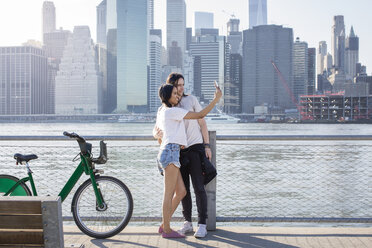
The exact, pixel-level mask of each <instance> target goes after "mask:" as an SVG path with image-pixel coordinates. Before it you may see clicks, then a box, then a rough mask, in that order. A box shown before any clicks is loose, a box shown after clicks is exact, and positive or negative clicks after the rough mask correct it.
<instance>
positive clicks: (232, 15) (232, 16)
mask: <svg viewBox="0 0 372 248" xmlns="http://www.w3.org/2000/svg"><path fill="white" fill-rule="evenodd" d="M222 12H223V13H225V14H227V15H229V16H230V17H231V18H233V19H235V15H234V13H232V14H230V13H228V12H227V11H225V10H222Z"/></svg>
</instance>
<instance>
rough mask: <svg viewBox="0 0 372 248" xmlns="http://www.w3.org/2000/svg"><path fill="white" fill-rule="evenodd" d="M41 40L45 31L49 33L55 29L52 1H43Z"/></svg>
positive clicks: (54, 10)
mask: <svg viewBox="0 0 372 248" xmlns="http://www.w3.org/2000/svg"><path fill="white" fill-rule="evenodd" d="M42 11H43V34H42V35H43V37H42V38H43V40H44V34H45V33H51V32H53V31H54V30H56V8H55V7H54V3H53V2H50V1H45V2H44V3H43V10H42Z"/></svg>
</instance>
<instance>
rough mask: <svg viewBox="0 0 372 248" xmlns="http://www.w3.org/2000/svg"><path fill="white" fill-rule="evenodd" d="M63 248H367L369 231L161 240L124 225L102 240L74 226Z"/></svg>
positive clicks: (231, 232)
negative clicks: (116, 232) (80, 247)
mask: <svg viewBox="0 0 372 248" xmlns="http://www.w3.org/2000/svg"><path fill="white" fill-rule="evenodd" d="M63 228H64V234H65V235H64V238H65V247H79V245H82V244H83V245H84V247H86V248H87V247H146V248H152V247H172V248H173V247H207V248H212V247H247V248H250V247H252V248H261V247H269V248H279V247H285V248H289V247H314V248H315V247H316V248H322V247H331V248H349V247H358V248H370V247H372V228H338V227H336V228H323V227H245V226H243V227H242V226H228V227H227V226H223V227H217V230H216V231H210V232H208V235H207V237H206V238H204V239H196V238H194V236H192V235H189V236H187V237H186V238H185V239H173V240H171V239H163V238H162V237H161V236H160V235H159V234H158V233H157V228H156V227H148V226H144V227H139V226H127V227H126V228H125V229H124V230H123V231H122V232H121V233H120V234H118V235H116V236H114V237H112V238H110V239H104V240H98V239H92V238H91V237H88V236H86V235H83V234H82V233H81V232H80V230H78V229H77V227H75V226H66V225H65V226H64V227H63Z"/></svg>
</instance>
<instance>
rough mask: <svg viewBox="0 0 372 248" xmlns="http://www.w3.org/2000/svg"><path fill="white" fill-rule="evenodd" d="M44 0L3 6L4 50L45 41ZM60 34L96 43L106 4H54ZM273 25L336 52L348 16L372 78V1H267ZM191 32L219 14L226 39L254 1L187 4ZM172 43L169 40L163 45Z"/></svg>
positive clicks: (161, 8)
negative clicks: (75, 33)
mask: <svg viewBox="0 0 372 248" xmlns="http://www.w3.org/2000/svg"><path fill="white" fill-rule="evenodd" d="M154 1H155V2H154V5H155V8H154V12H155V13H154V18H155V20H154V22H155V28H160V29H162V30H163V37H165V32H166V0H154ZM43 2H44V0H11V1H2V5H1V8H0V33H1V35H0V46H16V45H21V44H22V43H23V42H25V41H27V40H29V39H34V40H41V20H42V17H41V13H42V12H41V9H42V4H43ZM53 2H54V5H55V7H56V15H57V20H56V22H57V28H59V27H63V28H64V29H68V30H73V27H74V26H76V25H88V26H89V27H90V31H91V35H92V38H93V40H95V39H96V6H97V5H98V4H99V3H100V2H101V0H54V1H53ZM267 5H268V11H267V12H268V13H267V15H268V17H267V20H268V24H276V25H283V26H284V27H289V28H293V33H294V39H295V38H296V37H299V38H300V40H301V41H306V42H307V43H308V44H309V47H316V48H317V47H318V43H319V41H322V40H325V41H326V42H327V45H328V51H329V52H331V30H332V25H333V16H335V15H343V16H344V18H345V28H346V35H348V34H349V32H350V27H351V25H353V27H354V31H355V34H356V35H357V36H358V37H359V60H360V62H361V63H362V64H363V65H366V66H367V72H368V74H372V31H371V30H372V28H371V26H370V25H371V24H372V14H371V9H372V1H371V0H267ZM186 11H187V17H186V23H187V27H193V26H194V12H195V11H206V12H211V13H214V27H215V28H219V29H220V35H226V23H227V21H228V20H229V18H230V15H232V14H233V15H235V16H236V18H239V19H240V30H244V29H247V28H248V0H186ZM165 40H166V39H165V38H163V42H164V41H165Z"/></svg>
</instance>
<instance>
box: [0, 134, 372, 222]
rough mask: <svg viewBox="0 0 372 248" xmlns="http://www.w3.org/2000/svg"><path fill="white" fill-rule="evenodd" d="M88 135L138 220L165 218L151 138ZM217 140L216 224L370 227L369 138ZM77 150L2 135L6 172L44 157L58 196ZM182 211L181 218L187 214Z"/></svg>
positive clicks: (45, 184) (0, 159) (41, 171)
mask: <svg viewBox="0 0 372 248" xmlns="http://www.w3.org/2000/svg"><path fill="white" fill-rule="evenodd" d="M81 135H83V136H84V134H81ZM85 137H86V139H87V140H93V141H92V143H93V153H94V154H98V153H99V145H98V141H96V140H101V139H104V140H106V142H107V147H108V157H109V161H108V162H107V164H105V165H101V166H100V165H97V168H100V169H103V170H104V171H105V174H107V175H114V176H115V177H118V178H119V179H121V180H122V181H123V182H124V183H125V184H126V185H127V186H128V187H129V189H130V190H131V192H132V194H133V199H134V211H133V218H132V221H160V219H161V203H162V190H163V177H162V176H161V175H160V174H159V173H158V170H157V165H156V155H157V152H158V149H159V147H158V144H157V142H156V141H155V140H154V139H153V138H152V137H151V136H85ZM211 137H212V141H213V137H215V146H214V145H212V148H213V149H215V151H214V153H213V154H214V159H215V160H214V163H215V164H216V165H217V171H218V176H217V179H216V181H214V182H212V184H211V185H208V186H207V192H208V196H209V200H210V202H209V204H210V207H209V219H210V220H212V221H214V220H215V221H217V222H220V221H221V222H266V221H270V222H353V223H355V222H360V223H372V218H371V217H372V187H371V185H372V166H371V156H372V155H371V154H372V142H371V141H372V136H371V135H327V136H324V135H322V136H315V135H268V136H257V135H252V136H250V135H246V136H235V135H217V136H216V135H215V132H211ZM212 143H213V144H214V142H212ZM78 151H79V150H78V148H77V146H76V142H72V141H71V140H68V139H66V138H65V137H63V136H0V174H11V175H14V176H17V177H19V178H22V177H24V175H25V169H24V168H23V167H20V166H16V165H15V161H14V159H13V154H14V153H25V154H26V153H35V154H37V155H38V156H39V159H37V160H33V161H31V163H30V165H31V168H32V170H33V172H34V178H35V180H36V183H37V187H38V191H39V195H48V194H49V195H53V192H55V189H59V188H61V187H62V185H63V184H64V183H65V180H66V177H65V175H66V174H71V173H72V170H73V169H74V167H73V165H74V163H73V162H72V161H71V160H72V159H73V157H71V155H70V154H73V153H74V152H76V154H77V153H78ZM51 164H52V165H51ZM47 178H56V180H54V181H53V182H50V181H48V180H47ZM80 183H82V182H80ZM76 188H77V186H76ZM76 188H75V189H74V190H76ZM57 191H58V190H57ZM191 192H192V195H193V189H192V188H191ZM72 193H73V192H72ZM70 195H73V194H70ZM71 200H72V199H67V200H66V201H65V203H64V204H63V206H62V207H63V215H64V218H65V220H71V213H70V202H71ZM193 202H194V203H193V206H194V207H193V216H194V217H196V216H197V211H196V204H195V199H194V198H193ZM214 204H215V205H214ZM180 209H181V207H179V209H178V210H177V211H176V213H175V216H178V217H179V216H182V214H181V210H180ZM178 217H176V218H175V219H179V218H180V217H179V218H178ZM214 224H215V222H214Z"/></svg>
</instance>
